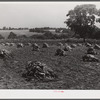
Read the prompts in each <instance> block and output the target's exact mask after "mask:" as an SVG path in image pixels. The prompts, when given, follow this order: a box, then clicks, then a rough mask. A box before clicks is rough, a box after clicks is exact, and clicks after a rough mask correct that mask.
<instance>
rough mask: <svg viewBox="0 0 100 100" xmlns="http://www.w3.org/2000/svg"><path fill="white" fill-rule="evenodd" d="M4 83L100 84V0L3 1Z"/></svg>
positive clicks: (39, 86)
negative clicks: (95, 0)
mask: <svg viewBox="0 0 100 100" xmlns="http://www.w3.org/2000/svg"><path fill="white" fill-rule="evenodd" d="M0 89H7V90H8V89H11V90H13V89H18V90H21V89H24V90H26V89H30V90H44V89H46V90H54V93H64V90H100V2H99V1H98V2H93V1H89V2H86V1H79V2H78V1H77V2H76V1H74V2H72V1H71V2H70V1H66V2H52V1H49V2H46V1H45V2H39V1H38V2H0Z"/></svg>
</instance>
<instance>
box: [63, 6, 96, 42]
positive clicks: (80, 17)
mask: <svg viewBox="0 0 100 100" xmlns="http://www.w3.org/2000/svg"><path fill="white" fill-rule="evenodd" d="M97 14H98V11H97V9H96V6H95V5H93V4H84V5H78V6H76V7H75V8H74V9H73V10H70V11H69V12H68V14H67V15H66V16H67V20H66V21H65V23H66V25H67V26H68V27H69V28H70V29H71V30H73V31H74V32H75V34H78V35H79V36H80V37H82V38H83V40H84V42H85V39H86V38H89V37H90V36H91V35H92V34H93V31H94V29H95V25H94V24H95V20H96V18H95V15H97Z"/></svg>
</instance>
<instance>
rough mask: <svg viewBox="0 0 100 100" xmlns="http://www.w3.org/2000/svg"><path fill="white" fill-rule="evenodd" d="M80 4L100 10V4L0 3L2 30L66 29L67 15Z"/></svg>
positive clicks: (0, 25) (0, 24)
mask: <svg viewBox="0 0 100 100" xmlns="http://www.w3.org/2000/svg"><path fill="white" fill-rule="evenodd" d="M80 4H95V5H96V7H97V9H99V8H100V2H0V28H1V27H3V26H6V27H29V28H32V27H66V25H65V24H64V21H65V20H66V14H67V13H68V11H69V10H70V9H73V8H74V7H75V6H76V5H80Z"/></svg>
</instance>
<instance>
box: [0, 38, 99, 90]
mask: <svg viewBox="0 0 100 100" xmlns="http://www.w3.org/2000/svg"><path fill="white" fill-rule="evenodd" d="M10 41H11V40H10ZM19 41H20V40H19ZM59 41H61V40H59ZM3 42H5V41H3ZM21 42H22V41H21ZM24 42H25V41H24ZM26 42H27V40H26ZM32 43H37V44H38V45H39V46H40V47H41V48H40V51H32V47H31V46H25V47H23V48H16V46H12V47H11V46H10V47H9V46H2V45H0V48H1V49H3V48H4V49H7V50H9V51H12V54H13V55H14V58H13V59H8V60H7V61H6V62H4V61H3V60H0V88H1V89H100V63H99V62H98V63H97V62H83V61H82V56H83V55H84V54H85V53H86V50H87V47H85V46H77V47H76V48H74V49H73V50H72V51H66V53H67V55H66V56H55V51H56V49H57V48H58V46H57V44H58V41H54V40H53V41H47V43H48V44H49V45H50V47H49V48H42V44H43V43H44V41H43V40H40V41H35V40H34V41H33V40H32ZM62 43H63V44H64V43H65V41H64V40H63V41H62ZM68 44H70V43H68ZM76 44H77V43H76ZM97 52H98V53H99V54H98V55H96V56H97V57H98V58H99V59H100V51H99V50H97ZM36 60H37V61H40V62H43V63H45V64H47V66H49V67H50V68H52V69H53V70H54V72H55V73H56V74H57V76H58V79H57V80H55V81H47V82H43V81H36V80H32V81H26V80H25V79H24V78H23V77H22V73H23V72H24V70H25V67H26V64H27V61H36ZM16 61H17V62H18V63H16ZM14 62H15V63H14Z"/></svg>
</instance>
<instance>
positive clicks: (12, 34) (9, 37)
mask: <svg viewBox="0 0 100 100" xmlns="http://www.w3.org/2000/svg"><path fill="white" fill-rule="evenodd" d="M15 38H17V35H16V34H15V33H13V32H10V34H9V35H8V39H15Z"/></svg>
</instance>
